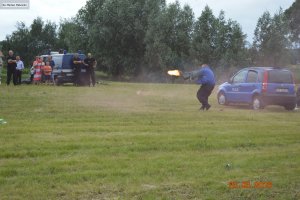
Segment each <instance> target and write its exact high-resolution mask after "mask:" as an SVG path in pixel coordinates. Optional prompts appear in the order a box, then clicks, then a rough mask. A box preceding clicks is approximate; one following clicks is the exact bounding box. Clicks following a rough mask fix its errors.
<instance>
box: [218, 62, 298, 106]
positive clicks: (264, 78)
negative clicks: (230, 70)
mask: <svg viewBox="0 0 300 200" xmlns="http://www.w3.org/2000/svg"><path fill="white" fill-rule="evenodd" d="M296 101H297V98H296V88H295V83H294V79H293V74H292V72H291V71H289V70H287V69H282V68H274V67H249V68H244V69H242V70H240V71H239V72H238V73H236V74H235V75H234V76H232V77H231V78H230V80H229V82H226V83H223V84H222V85H220V86H219V90H218V103H219V104H220V105H228V104H231V103H233V104H239V103H242V104H249V105H251V107H252V108H253V109H254V110H257V109H263V108H264V107H265V106H267V105H279V106H283V107H285V109H287V110H294V109H295V107H296Z"/></svg>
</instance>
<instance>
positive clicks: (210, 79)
mask: <svg viewBox="0 0 300 200" xmlns="http://www.w3.org/2000/svg"><path fill="white" fill-rule="evenodd" d="M197 83H198V84H202V85H204V84H208V85H215V76H214V73H213V71H212V70H211V69H210V68H209V67H208V66H207V67H202V68H201V69H200V71H199V76H198V80H197Z"/></svg>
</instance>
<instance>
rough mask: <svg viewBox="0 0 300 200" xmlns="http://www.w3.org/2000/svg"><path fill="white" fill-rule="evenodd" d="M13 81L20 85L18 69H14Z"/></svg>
mask: <svg viewBox="0 0 300 200" xmlns="http://www.w3.org/2000/svg"><path fill="white" fill-rule="evenodd" d="M13 83H14V85H18V81H17V70H16V69H14V70H13Z"/></svg>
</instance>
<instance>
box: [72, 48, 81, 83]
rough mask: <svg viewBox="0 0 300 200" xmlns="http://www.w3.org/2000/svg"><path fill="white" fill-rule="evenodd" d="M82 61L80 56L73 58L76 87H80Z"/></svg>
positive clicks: (76, 55) (75, 55)
mask: <svg viewBox="0 0 300 200" xmlns="http://www.w3.org/2000/svg"><path fill="white" fill-rule="evenodd" d="M82 63H83V62H82V60H81V59H80V58H79V54H78V53H75V54H74V57H73V69H74V85H75V86H79V85H80V72H81V65H82Z"/></svg>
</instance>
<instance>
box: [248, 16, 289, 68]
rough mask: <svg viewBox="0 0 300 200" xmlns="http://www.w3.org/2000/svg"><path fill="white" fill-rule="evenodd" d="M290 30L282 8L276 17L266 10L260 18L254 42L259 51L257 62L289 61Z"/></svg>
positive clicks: (277, 63)
mask: <svg viewBox="0 0 300 200" xmlns="http://www.w3.org/2000/svg"><path fill="white" fill-rule="evenodd" d="M288 32H289V29H288V24H287V21H286V20H285V16H284V14H283V12H282V10H280V11H279V12H278V13H276V14H275V15H274V17H271V15H270V13H269V12H268V11H266V12H265V13H264V14H263V15H262V16H261V17H260V18H259V20H258V23H257V26H256V28H255V32H254V42H253V46H254V48H255V49H256V51H257V52H258V54H257V55H258V57H257V58H256V62H257V64H261V65H274V66H277V65H282V64H285V63H286V62H287V58H288V51H287V49H288V48H289V47H290V44H289V41H288Z"/></svg>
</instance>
